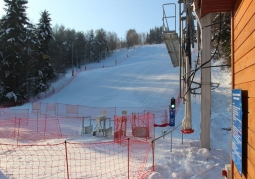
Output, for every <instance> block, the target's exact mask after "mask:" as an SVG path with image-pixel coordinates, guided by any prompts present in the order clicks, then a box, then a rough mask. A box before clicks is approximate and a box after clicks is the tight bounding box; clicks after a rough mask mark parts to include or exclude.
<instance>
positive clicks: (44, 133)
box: [44, 117, 47, 140]
mask: <svg viewBox="0 0 255 179" xmlns="http://www.w3.org/2000/svg"><path fill="white" fill-rule="evenodd" d="M46 119H47V117H45V120H44V140H45V134H46Z"/></svg>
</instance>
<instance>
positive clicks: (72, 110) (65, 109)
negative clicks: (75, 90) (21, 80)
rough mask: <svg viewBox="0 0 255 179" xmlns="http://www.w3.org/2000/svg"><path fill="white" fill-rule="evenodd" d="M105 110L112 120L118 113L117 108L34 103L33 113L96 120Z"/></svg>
mask: <svg viewBox="0 0 255 179" xmlns="http://www.w3.org/2000/svg"><path fill="white" fill-rule="evenodd" d="M103 110H104V111H105V112H106V115H107V116H109V117H112V118H113V116H114V114H115V112H116V108H115V107H105V108H100V107H88V106H81V105H71V104H61V103H42V102H33V103H32V113H40V114H45V115H50V116H71V117H77V116H91V117H92V118H93V119H94V118H95V117H96V116H100V115H101V114H102V111H103Z"/></svg>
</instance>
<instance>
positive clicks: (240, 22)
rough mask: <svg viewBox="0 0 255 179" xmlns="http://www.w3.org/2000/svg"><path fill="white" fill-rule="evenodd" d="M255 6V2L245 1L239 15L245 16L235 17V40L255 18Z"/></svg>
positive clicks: (252, 0) (251, 0)
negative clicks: (254, 16) (254, 15)
mask: <svg viewBox="0 0 255 179" xmlns="http://www.w3.org/2000/svg"><path fill="white" fill-rule="evenodd" d="M254 5H255V1H254V0H245V1H243V3H242V5H241V7H240V11H239V12H238V14H243V15H244V16H239V15H237V16H236V17H234V21H235V24H234V31H235V34H234V39H236V38H237V37H238V36H239V35H240V33H241V31H242V30H243V28H244V27H245V26H246V24H247V23H248V22H249V21H250V18H251V17H252V16H253V14H254ZM242 7H243V8H242Z"/></svg>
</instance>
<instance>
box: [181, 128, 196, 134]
mask: <svg viewBox="0 0 255 179" xmlns="http://www.w3.org/2000/svg"><path fill="white" fill-rule="evenodd" d="M181 131H182V133H183V134H191V133H193V132H194V129H182V130H181Z"/></svg>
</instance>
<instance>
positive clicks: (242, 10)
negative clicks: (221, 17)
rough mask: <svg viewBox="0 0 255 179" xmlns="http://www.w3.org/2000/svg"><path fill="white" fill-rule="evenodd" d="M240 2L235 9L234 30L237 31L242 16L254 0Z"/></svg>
mask: <svg viewBox="0 0 255 179" xmlns="http://www.w3.org/2000/svg"><path fill="white" fill-rule="evenodd" d="M240 1H241V3H240V2H236V4H237V6H236V7H235V8H236V9H234V21H235V24H234V29H236V27H237V26H238V25H239V22H240V21H241V20H242V18H243V16H241V15H240V14H244V13H245V11H246V9H247V7H249V5H250V3H251V2H252V1H253V0H245V1H244V0H240Z"/></svg>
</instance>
